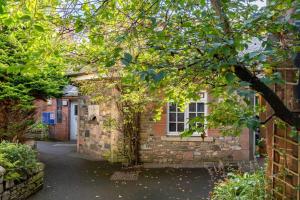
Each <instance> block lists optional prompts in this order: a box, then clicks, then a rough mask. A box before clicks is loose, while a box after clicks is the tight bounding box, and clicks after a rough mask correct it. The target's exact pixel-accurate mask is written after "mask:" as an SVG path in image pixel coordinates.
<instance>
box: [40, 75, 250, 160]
mask: <svg viewBox="0 0 300 200" xmlns="http://www.w3.org/2000/svg"><path fill="white" fill-rule="evenodd" d="M71 78H72V79H73V81H80V80H87V79H95V78H97V75H95V74H87V73H78V74H72V75H71ZM69 87H70V86H69ZM73 89H74V88H73ZM111 92H113V91H111ZM64 93H65V95H64V96H63V97H62V98H61V99H51V100H50V102H49V101H48V102H47V103H46V102H37V105H38V113H39V114H38V115H41V114H40V113H41V112H47V111H51V112H53V113H55V117H56V124H55V125H54V126H50V127H51V129H50V130H51V131H50V136H52V137H53V138H55V139H57V140H63V141H66V140H70V139H71V140H75V139H76V140H77V150H78V152H80V153H83V154H86V155H88V156H90V157H93V158H96V159H99V158H100V159H101V158H105V159H109V160H112V161H118V160H119V152H120V151H121V149H122V147H121V146H120V143H122V132H120V131H119V130H117V129H114V128H107V127H106V126H105V123H106V121H107V120H109V119H111V118H114V119H119V116H120V113H119V111H118V109H117V105H116V102H114V101H109V102H106V103H101V104H97V105H94V104H92V103H91V101H90V100H89V99H90V98H89V97H87V96H80V95H79V96H78V93H76V92H75V93H76V94H74V93H72V92H70V94H68V92H66V91H65V92H64ZM107 95H109V94H107ZM210 100H211V96H210V95H209V93H207V92H202V93H201V98H200V100H199V101H197V102H192V103H190V104H189V105H188V106H187V109H186V110H185V111H184V112H180V111H179V110H178V109H177V107H176V105H173V104H167V105H165V107H164V109H163V113H162V117H161V119H160V120H159V121H153V120H152V119H151V117H150V116H151V115H150V114H149V113H147V112H145V113H142V115H141V118H140V127H141V128H140V140H139V157H140V161H142V162H143V163H148V165H160V166H172V165H180V166H203V165H210V164H212V163H215V162H219V161H220V160H222V161H225V162H230V163H231V162H236V161H246V160H251V159H253V157H254V149H255V147H254V140H255V139H254V137H253V131H251V130H249V129H244V130H243V132H242V133H241V135H240V136H239V137H231V136H226V137H223V136H221V134H220V132H219V130H217V129H209V130H207V131H206V132H207V133H206V137H205V138H204V139H203V138H202V137H200V135H197V134H194V135H193V136H191V137H188V138H181V137H180V132H182V131H183V130H184V129H185V128H187V127H186V126H187V125H186V124H187V123H186V122H187V120H188V118H189V117H194V116H199V115H204V116H205V115H208V114H209V112H210V110H211V109H210V108H209V107H208V105H207V103H208V102H209V101H210ZM72 107H74V108H72ZM60 110H61V111H60ZM149 112H151V111H150V110H149ZM60 113H62V114H61V115H62V116H60ZM59 118H61V119H59ZM72 119H76V121H75V122H74V121H73V122H72ZM74 129H76V131H75V132H76V133H75V134H74V131H72V130H74ZM77 133H78V134H77Z"/></svg>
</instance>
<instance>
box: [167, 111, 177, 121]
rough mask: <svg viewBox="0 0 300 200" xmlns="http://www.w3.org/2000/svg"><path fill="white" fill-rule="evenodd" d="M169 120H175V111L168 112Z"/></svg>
mask: <svg viewBox="0 0 300 200" xmlns="http://www.w3.org/2000/svg"><path fill="white" fill-rule="evenodd" d="M169 121H170V122H176V113H169Z"/></svg>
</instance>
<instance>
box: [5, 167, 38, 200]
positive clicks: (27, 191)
mask: <svg viewBox="0 0 300 200" xmlns="http://www.w3.org/2000/svg"><path fill="white" fill-rule="evenodd" d="M5 172H6V170H5V169H4V168H3V167H1V166H0V199H1V200H22V199H26V198H27V197H29V196H31V195H32V194H34V193H35V192H37V191H38V190H40V189H41V188H42V187H43V183H44V164H42V163H38V168H37V169H36V171H34V172H33V173H32V174H31V175H29V176H28V177H27V178H26V179H25V180H22V181H16V180H5V179H4V174H5Z"/></svg>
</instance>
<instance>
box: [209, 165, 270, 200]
mask: <svg viewBox="0 0 300 200" xmlns="http://www.w3.org/2000/svg"><path fill="white" fill-rule="evenodd" d="M265 189H266V179H265V175H264V171H263V170H259V171H256V172H255V173H244V174H238V173H236V174H234V173H230V174H229V175H228V177H227V178H226V179H225V180H223V181H220V182H219V183H217V184H216V186H215V187H214V190H213V192H212V198H211V199H212V200H263V199H267V198H266V191H265Z"/></svg>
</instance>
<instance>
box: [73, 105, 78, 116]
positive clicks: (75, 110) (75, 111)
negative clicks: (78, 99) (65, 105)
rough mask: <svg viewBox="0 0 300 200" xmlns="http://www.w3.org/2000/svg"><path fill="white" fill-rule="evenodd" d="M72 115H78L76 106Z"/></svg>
mask: <svg viewBox="0 0 300 200" xmlns="http://www.w3.org/2000/svg"><path fill="white" fill-rule="evenodd" d="M74 115H75V116H77V115H78V105H74Z"/></svg>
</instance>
